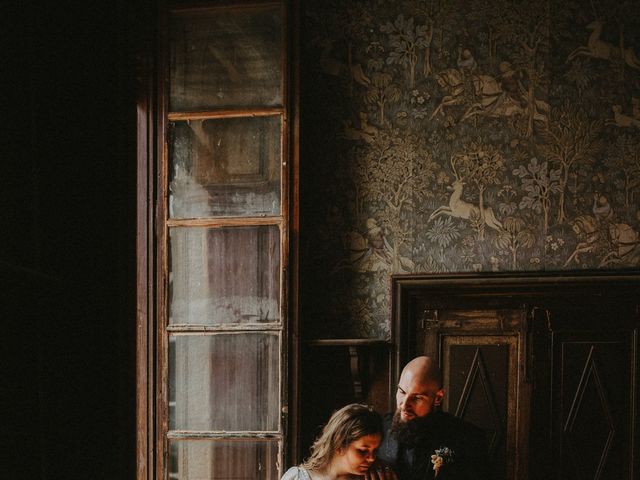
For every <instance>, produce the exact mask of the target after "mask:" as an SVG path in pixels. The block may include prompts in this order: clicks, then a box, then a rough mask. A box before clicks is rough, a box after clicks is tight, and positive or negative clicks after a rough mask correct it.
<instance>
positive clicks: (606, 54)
mask: <svg viewBox="0 0 640 480" xmlns="http://www.w3.org/2000/svg"><path fill="white" fill-rule="evenodd" d="M591 9H592V10H593V14H594V15H595V17H596V18H595V20H594V21H592V22H591V23H589V24H588V25H587V27H586V28H587V30H591V35H589V40H587V45H586V46H579V47H578V48H576V49H575V50H574V51H573V52H571V53H570V54H569V56H568V57H567V62H570V61H572V60H573V59H574V58H576V57H579V56H585V57H592V58H599V59H602V60H608V61H610V62H613V63H618V62H620V61H622V62H624V63H626V64H627V65H628V66H630V67H631V68H635V69H636V70H640V60H638V57H637V56H636V53H635V52H634V50H633V48H631V47H627V48H624V37H623V36H622V32H621V33H620V45H619V46H618V45H613V44H611V43H609V42H606V41H604V40H602V38H600V37H601V36H602V29H603V27H604V22H603V21H602V20H601V18H600V16H599V15H598V12H597V10H596V6H595V4H594V3H593V0H591ZM622 62H621V63H622Z"/></svg>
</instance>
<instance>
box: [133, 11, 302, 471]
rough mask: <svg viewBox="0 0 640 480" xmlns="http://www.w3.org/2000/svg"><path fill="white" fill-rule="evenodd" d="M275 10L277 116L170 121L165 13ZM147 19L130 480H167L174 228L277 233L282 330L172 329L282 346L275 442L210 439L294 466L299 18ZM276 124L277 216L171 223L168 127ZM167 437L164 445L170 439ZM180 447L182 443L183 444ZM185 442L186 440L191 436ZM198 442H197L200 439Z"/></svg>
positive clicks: (262, 112) (204, 115) (238, 112)
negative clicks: (250, 14) (250, 447)
mask: <svg viewBox="0 0 640 480" xmlns="http://www.w3.org/2000/svg"><path fill="white" fill-rule="evenodd" d="M269 6H280V7H281V8H282V19H283V25H282V29H283V45H282V48H283V50H282V51H283V55H282V65H281V72H282V83H281V89H282V107H278V108H273V107H269V108H238V109H218V110H215V111H193V112H169V111H168V98H167V93H168V90H167V88H166V87H167V83H168V81H167V76H166V72H167V71H168V67H167V65H166V64H165V60H164V58H163V56H162V55H163V54H164V55H166V52H167V51H168V49H167V47H168V35H167V31H168V30H167V19H168V18H169V15H170V13H171V12H174V11H176V10H179V11H185V10H190V9H194V8H195V9H206V10H208V11H210V10H212V9H226V8H232V9H238V8H255V7H269ZM147 10H148V11H149V18H150V19H152V20H151V21H150V22H149V24H148V25H146V27H145V28H143V29H142V30H141V33H140V35H139V43H138V45H137V58H136V60H137V67H138V70H137V72H138V75H137V87H138V88H137V95H136V104H137V152H136V153H137V237H136V252H137V282H136V284H137V316H136V329H137V335H136V385H137V395H136V453H137V456H136V458H137V462H136V463H137V466H136V478H137V480H157V479H163V480H164V479H166V478H168V468H167V462H165V459H166V458H167V455H168V440H169V437H168V435H167V434H168V401H169V399H168V391H167V390H168V388H167V387H168V364H167V362H168V338H169V333H170V332H172V331H175V330H176V328H174V327H173V326H169V325H168V318H167V306H168V301H167V300H168V299H167V288H166V287H167V284H166V277H167V272H168V270H167V269H168V266H167V254H166V253H167V249H168V245H167V239H168V229H169V228H170V227H175V226H191V227H193V226H202V227H223V226H256V225H277V226H278V228H279V231H280V321H279V324H274V323H271V324H266V325H265V324H263V325H260V324H256V325H251V324H245V325H240V326H238V325H233V326H224V325H222V326H218V325H216V326H193V327H185V326H183V327H179V328H178V329H179V330H180V331H184V332H187V333H189V334H192V333H194V334H198V333H199V334H202V335H211V334H216V333H222V332H231V331H234V332H243V331H246V332H252V331H274V330H277V331H278V332H279V337H280V358H279V362H280V377H279V378H280V389H279V390H280V391H279V395H280V406H281V407H282V415H281V420H280V422H279V431H278V432H244V431H243V432H224V433H222V432H212V433H210V434H208V435H206V437H207V438H220V437H224V438H258V439H260V438H263V439H264V438H266V437H272V438H278V439H279V441H280V449H281V451H280V454H279V457H280V460H281V461H282V462H283V465H281V466H280V468H283V467H284V465H286V463H287V461H288V460H289V459H293V461H295V460H297V448H298V447H297V425H298V419H297V416H298V413H297V412H298V406H297V403H298V402H297V385H298V366H297V362H298V356H299V346H298V337H299V335H298V331H299V328H298V300H297V289H298V275H297V272H298V263H299V262H298V249H297V239H298V232H299V211H298V199H299V188H298V179H299V150H298V139H299V113H298V112H299V103H298V99H297V92H298V85H299V73H298V71H297V68H291V65H297V59H298V47H297V38H299V33H298V31H297V28H294V25H297V22H296V21H295V20H296V19H297V18H298V17H299V9H298V4H297V2H296V1H293V2H291V1H287V0H282V1H278V2H274V1H259V0H258V1H251V2H246V1H237V0H236V1H233V0H228V1H227V2H220V1H218V0H213V1H211V2H208V3H204V4H203V3H200V4H198V5H194V6H188V5H180V6H178V7H172V6H168V4H167V2H160V4H159V5H156V4H154V2H149V4H148V6H147ZM274 115H275V116H280V118H281V131H280V133H281V145H280V152H281V161H282V164H281V178H280V205H281V207H280V214H279V215H273V216H269V217H266V216H265V217H262V216H260V217H255V216H254V217H225V218H222V217H217V218H216V217H211V218H207V219H169V217H168V212H167V206H168V167H169V158H168V142H167V141H166V138H167V127H168V124H169V122H171V121H175V120H178V121H179V120H187V119H197V120H204V119H214V118H216V119H217V118H234V117H235V118H237V117H254V116H274ZM173 437H174V435H171V438H173ZM181 438H182V437H181ZM184 438H188V434H186V435H185V437H184ZM199 438H201V436H199Z"/></svg>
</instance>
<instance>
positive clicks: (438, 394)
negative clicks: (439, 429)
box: [433, 388, 444, 407]
mask: <svg viewBox="0 0 640 480" xmlns="http://www.w3.org/2000/svg"><path fill="white" fill-rule="evenodd" d="M443 398H444V388H441V389H440V390H438V391H437V392H436V395H435V398H434V400H433V404H434V405H435V406H436V407H441V406H442V399H443Z"/></svg>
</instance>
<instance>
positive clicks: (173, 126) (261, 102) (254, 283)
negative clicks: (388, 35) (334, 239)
mask: <svg viewBox="0 0 640 480" xmlns="http://www.w3.org/2000/svg"><path fill="white" fill-rule="evenodd" d="M165 18H166V32H167V35H166V39H165V42H164V45H162V46H161V52H162V55H161V62H160V65H161V66H162V71H163V72H164V74H163V75H162V80H161V81H160V87H159V93H160V95H159V96H160V103H159V105H160V107H159V118H160V122H159V129H158V131H159V132H160V135H161V137H162V145H163V146H162V148H161V150H162V151H161V152H160V155H159V157H160V158H159V159H158V172H159V177H160V181H159V184H158V200H157V202H156V210H155V214H156V216H155V218H156V219H157V240H158V242H157V299H158V301H157V306H156V307H157V313H156V315H157V348H156V358H157V360H156V362H157V363H156V371H157V374H156V382H157V385H156V391H155V399H156V400H157V404H156V405H155V406H154V408H155V409H156V424H155V430H156V434H155V442H156V445H157V449H156V450H157V458H156V469H155V470H156V474H155V477H156V478H158V479H172V480H174V479H175V480H178V479H179V480H190V479H191V480H195V479H213V480H215V479H231V478H233V479H247V480H258V479H277V478H279V476H280V475H281V474H282V467H283V465H282V458H283V450H284V447H283V440H284V424H285V420H286V418H285V416H284V415H285V410H286V409H285V408H283V407H284V405H285V404H286V401H285V400H286V398H285V396H286V389H285V388H284V387H283V386H284V385H285V384H286V382H285V380H286V378H285V377H286V375H285V367H286V361H285V360H286V356H285V351H286V338H285V336H286V328H285V325H286V323H287V322H286V319H287V304H286V295H285V291H286V288H285V287H286V285H287V275H286V272H287V264H288V256H289V252H288V245H289V242H288V241H287V239H288V228H289V225H288V215H289V209H288V203H289V195H288V191H289V183H288V182H289V175H288V173H287V172H288V166H287V163H288V162H287V156H288V134H287V132H288V129H289V126H288V118H287V108H286V105H287V91H286V83H287V82H286V81H285V80H286V78H287V73H286V65H287V63H288V60H287V58H286V55H287V48H286V45H287V42H286V35H285V32H286V9H285V7H284V5H283V4H282V3H280V2H270V3H265V2H254V3H252V4H247V3H246V2H245V3H241V4H239V5H238V3H237V2H235V5H234V4H229V5H222V4H221V3H220V2H219V1H217V2H215V3H214V4H212V5H211V6H210V7H207V6H206V4H205V6H202V4H199V7H198V8H187V7H176V8H172V9H170V10H169V11H168V12H167V14H166V17H165Z"/></svg>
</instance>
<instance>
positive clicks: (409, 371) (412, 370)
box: [402, 356, 442, 389]
mask: <svg viewBox="0 0 640 480" xmlns="http://www.w3.org/2000/svg"><path fill="white" fill-rule="evenodd" d="M405 374H406V375H410V376H411V377H413V378H414V379H415V380H416V381H418V382H420V383H424V384H426V383H435V384H436V385H437V387H438V388H439V389H440V388H442V374H441V373H440V368H438V365H437V364H436V362H435V360H434V359H433V358H431V357H426V356H422V357H416V358H414V359H413V360H411V361H410V362H409V363H407V364H406V365H405V366H404V368H403V369H402V375H405Z"/></svg>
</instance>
